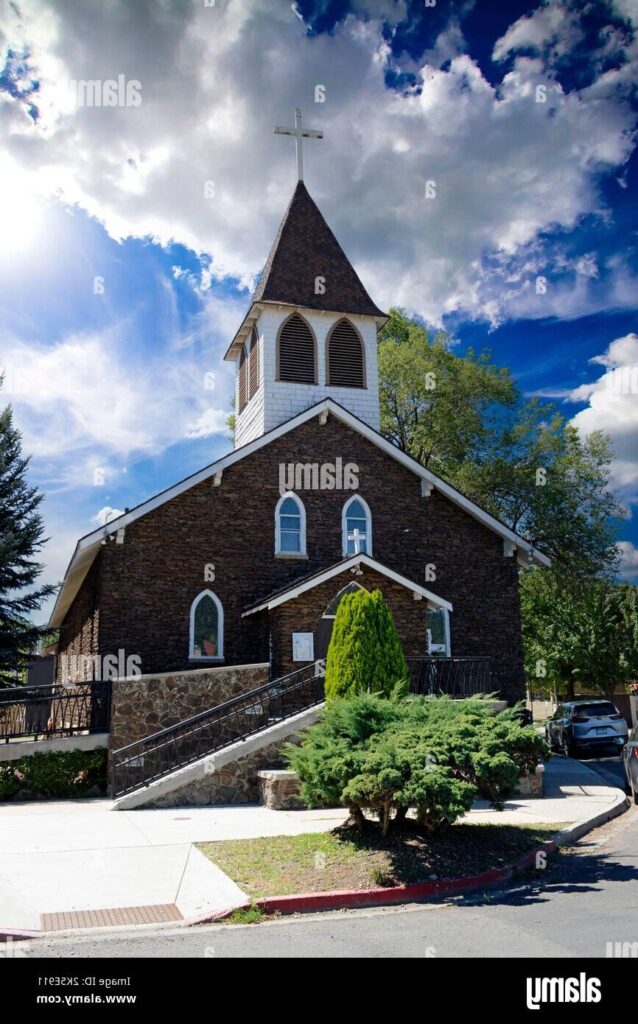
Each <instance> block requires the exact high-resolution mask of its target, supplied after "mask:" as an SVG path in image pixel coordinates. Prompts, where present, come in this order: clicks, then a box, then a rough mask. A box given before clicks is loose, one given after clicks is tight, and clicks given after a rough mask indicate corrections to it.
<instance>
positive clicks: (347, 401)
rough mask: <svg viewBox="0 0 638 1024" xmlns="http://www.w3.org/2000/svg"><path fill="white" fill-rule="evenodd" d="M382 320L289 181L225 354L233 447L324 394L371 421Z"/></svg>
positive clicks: (300, 189) (308, 201) (306, 197)
mask: <svg viewBox="0 0 638 1024" xmlns="http://www.w3.org/2000/svg"><path fill="white" fill-rule="evenodd" d="M386 319H387V317H386V314H385V313H383V312H382V311H381V310H380V309H379V307H378V306H377V305H376V304H375V303H374V302H373V301H372V299H371V298H370V296H369V295H368V293H367V291H366V289H365V288H364V286H363V284H362V283H361V281H360V279H359V277H358V275H357V273H356V271H355V269H354V267H353V266H352V264H351V263H350V261H349V260H348V257H347V256H346V254H345V253H344V251H343V249H342V248H341V246H340V245H339V242H338V241H337V239H336V238H335V236H334V234H333V233H332V231H331V230H330V228H329V227H328V224H327V223H326V221H325V219H324V217H323V214H322V213H321V211H320V210H319V208H318V206H317V204H316V203H315V202H314V200H313V199H312V198H311V196H310V194H309V192H308V189H307V188H306V186H305V185H304V183H303V181H301V180H300V181H298V182H297V186H296V188H295V191H294V193H293V196H292V199H291V201H290V204H289V206H288V209H287V210H286V213H285V214H284V217H283V220H282V222H281V224H280V226H279V230H278V232H277V235H276V237H275V241H274V243H273V245H272V248H271V250H270V253H269V255H268V259H267V260H266V264H265V266H264V269H263V271H262V274H261V276H260V278H259V281H258V284H257V287H256V289H255V292H254V294H253V296H252V300H251V304H250V309H249V311H248V313H247V315H246V317H245V319H244V321H243V323H242V325H241V327H240V329H239V331H238V332H237V334H236V335H235V338H234V339H233V341H232V343H231V345H230V347H229V349H228V351H227V353H226V356H225V358H226V359H230V360H235V361H236V366H237V371H236V373H237V387H236V425H235V445H236V447H239V446H241V445H243V444H246V443H247V442H248V441H252V440H253V439H254V438H255V437H258V436H260V435H261V434H263V433H265V432H266V431H268V430H271V429H273V427H275V426H277V425H278V424H279V423H282V422H284V421H285V420H287V419H290V418H291V417H292V416H295V415H296V414H297V413H299V412H302V411H303V410H304V409H307V408H308V407H309V406H311V405H314V404H316V403H317V402H319V401H321V399H322V398H326V397H331V398H334V399H335V400H336V401H337V402H339V403H340V404H341V405H343V406H345V407H346V408H347V409H349V410H350V411H351V412H353V413H355V415H357V416H359V417H360V418H361V419H363V420H364V421H365V422H367V423H369V424H370V426H372V427H374V428H375V429H378V427H379V394H378V375H377V338H376V335H377V328H378V327H379V326H381V325H382V324H383V323H385V321H386Z"/></svg>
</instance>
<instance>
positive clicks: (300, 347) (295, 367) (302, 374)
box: [277, 313, 317, 384]
mask: <svg viewBox="0 0 638 1024" xmlns="http://www.w3.org/2000/svg"><path fill="white" fill-rule="evenodd" d="M277 370H278V372H277V376H278V379H279V380H284V381H291V382H294V383H296V384H316V382H317V369H316V359H315V339H314V338H313V335H312V331H311V330H310V328H309V327H308V324H307V323H306V321H305V320H304V319H303V318H302V317H300V316H299V314H298V313H295V315H294V316H291V317H290V319H289V320H286V322H285V324H284V325H283V327H282V328H281V331H280V332H279V344H278V348H277Z"/></svg>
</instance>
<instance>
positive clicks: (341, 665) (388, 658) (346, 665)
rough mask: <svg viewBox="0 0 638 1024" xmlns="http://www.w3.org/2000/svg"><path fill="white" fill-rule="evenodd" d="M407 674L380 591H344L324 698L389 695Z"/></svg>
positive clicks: (335, 626)
mask: <svg viewBox="0 0 638 1024" xmlns="http://www.w3.org/2000/svg"><path fill="white" fill-rule="evenodd" d="M407 675H408V670H407V666H406V663H405V658H404V657H403V651H402V649H401V643H400V640H399V636H398V633H397V630H396V627H395V625H394V621H393V619H392V615H391V614H390V610H389V608H388V606H387V605H386V603H385V601H384V600H383V596H382V594H381V591H380V590H375V591H373V593H369V592H368V591H367V590H363V589H361V590H358V591H357V592H356V593H354V594H345V595H344V596H343V598H342V599H341V601H340V603H339V607H338V608H337V613H336V616H335V621H334V627H333V630H332V637H331V640H330V646H329V648H328V657H327V659H326V683H325V687H326V699H327V700H333V699H334V698H336V697H354V695H355V694H357V693H383V694H390V693H392V691H393V690H394V689H395V688H396V686H397V684H400V683H405V681H406V679H407Z"/></svg>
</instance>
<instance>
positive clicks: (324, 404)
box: [49, 398, 551, 629]
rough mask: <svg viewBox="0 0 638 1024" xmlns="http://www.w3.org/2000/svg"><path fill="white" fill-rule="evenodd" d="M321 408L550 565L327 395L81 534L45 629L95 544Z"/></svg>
mask: <svg viewBox="0 0 638 1024" xmlns="http://www.w3.org/2000/svg"><path fill="white" fill-rule="evenodd" d="M322 413H330V414H331V415H332V416H334V417H335V418H336V419H338V420H340V422H342V423H345V425H346V426H348V427H350V428H351V429H352V430H356V431H357V432H358V433H359V434H361V435H362V436H363V437H365V438H367V439H368V440H369V441H370V442H371V443H372V444H374V445H376V446H377V448H380V449H381V451H384V452H385V453H386V454H387V455H389V456H390V457H391V458H393V459H395V460H396V461H397V462H399V463H401V465H403V466H405V467H406V468H407V469H409V470H410V471H411V472H412V473H414V475H415V476H418V477H420V478H421V487H422V490H423V493H424V494H427V493H428V491H429V490H430V489H432V488H434V490H437V491H439V492H440V493H441V494H443V495H444V496H445V497H446V498H448V499H449V500H450V501H452V502H453V503H454V504H455V505H458V506H459V507H460V508H462V509H464V511H465V512H467V513H468V514H469V515H471V516H473V517H474V519H477V520H478V521H479V522H480V523H482V524H483V525H484V526H486V527H487V528H488V529H490V530H492V531H493V532H494V533H496V534H498V535H499V536H500V537H502V539H503V542H504V545H507V546H508V548H509V550H508V553H509V554H511V555H513V554H515V553H516V552H517V551H520V552H524V553H525V554H526V555H528V556H530V557H531V559H532V561H534V562H536V563H537V564H539V565H545V566H549V565H550V564H551V562H550V559H549V558H548V557H547V555H545V554H543V553H542V552H541V551H539V550H538V548H534V547H533V546H532V545H531V544H530V543H529V541H526V540H525V539H524V538H523V537H520V536H519V535H518V534H517V533H515V532H514V531H513V530H510V528H509V526H506V525H505V524H504V523H501V522H499V520H498V519H495V518H494V516H492V515H490V513H489V512H486V511H485V509H482V508H481V507H480V506H479V505H476V504H475V503H474V502H473V501H470V499H469V498H466V496H465V495H464V494H461V492H460V491H457V490H456V489H455V488H454V487H452V485H451V484H449V483H447V481H445V480H442V479H441V478H440V477H438V476H436V475H435V474H434V473H432V472H431V470H429V469H425V467H424V466H422V465H421V463H420V462H417V461H416V460H415V459H413V458H412V456H410V455H406V453H405V452H402V451H400V449H399V448H397V447H396V446H395V445H393V444H392V443H391V442H390V441H387V440H386V438H385V437H382V435H381V434H379V433H378V432H377V431H376V430H374V429H373V428H372V427H370V426H368V424H367V423H364V422H363V420H360V419H359V418H358V417H357V416H354V415H353V414H352V413H351V412H349V411H348V410H347V409H344V407H343V406H342V405H339V403H338V402H335V400H334V399H333V398H324V399H323V400H322V401H321V402H318V403H317V404H316V405H313V406H310V408H308V409H304V411H303V412H300V413H298V415H297V416H293V417H292V419H289V420H286V422H285V423H280V424H279V426H278V427H275V428H274V429H273V430H269V431H268V432H267V433H266V434H262V435H261V437H257V438H255V440H254V441H250V442H249V443H248V444H245V445H243V446H242V447H241V448H236V449H235V450H234V451H231V452H229V453H228V454H227V455H224V456H223V457H222V458H221V459H218V460H217V461H216V462H213V463H211V465H209V466H205V467H204V469H200V470H199V471H198V472H197V473H193V474H192V475H191V476H189V477H186V478H185V479H184V480H181V481H180V482H179V483H177V484H173V486H172V487H167V488H166V490H164V491H160V493H159V494H156V495H154V496H153V497H152V498H149V499H148V500H147V501H144V502H142V503H141V504H140V505H137V507H136V508H133V509H131V510H130V511H129V512H125V513H124V514H123V515H121V516H118V517H117V519H112V520H111V521H110V522H108V523H106V524H105V525H104V526H100V527H98V529H97V530H93V531H92V532H91V533H88V534H86V535H85V536H84V537H81V538H80V540H79V541H78V542H77V544H76V547H75V551H74V553H73V556H72V558H71V561H70V562H69V566H68V568H67V571H66V574H65V577H64V581H63V583H62V586H61V588H60V591H59V593H58V596H57V600H56V602H55V606H54V608H53V611H52V613H51V618H50V620H49V628H50V629H55V628H57V627H58V626H60V625H61V624H62V622H63V621H64V618H65V615H66V613H67V611H68V609H69V608H70V606H71V604H72V602H73V599H74V598H75V595H76V594H77V592H78V590H79V589H80V586H81V584H82V581H83V580H84V577H85V576H86V574H87V572H88V571H89V569H90V567H91V565H92V563H93V560H94V559H95V557H96V555H97V553H98V551H99V549H100V545H101V544H103V543H106V541H107V540H108V539H109V538H111V537H114V536H115V535H116V534H117V531H118V530H120V529H125V528H126V527H127V526H128V525H129V524H130V523H133V522H135V520H136V519H139V518H140V517H141V516H144V515H147V514H148V513H149V512H153V511H154V510H155V509H156V508H160V506H161V505H163V504H164V503H165V502H167V501H171V500H172V499H173V498H176V497H177V496H178V495H180V494H183V493H184V491H188V490H190V488H191V487H195V486H197V484H200V483H202V481H204V480H208V479H209V478H210V477H212V476H216V475H220V476H221V474H222V473H223V471H224V470H225V469H228V468H229V467H230V466H233V465H234V464H235V463H236V462H240V461H241V459H245V458H247V457H248V456H249V455H252V454H253V452H257V451H259V450H260V449H261V448H264V447H265V446H266V445H268V444H270V443H271V442H272V441H276V440H277V438H279V437H282V436H283V435H284V434H287V433H289V432H290V431H292V430H295V429H296V428H297V427H300V426H301V425H302V424H303V423H307V422H308V421H309V420H312V419H315V418H318V417H319V416H320V415H321V414H322ZM222 487H223V484H222Z"/></svg>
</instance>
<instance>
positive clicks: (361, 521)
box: [341, 497, 372, 558]
mask: <svg viewBox="0 0 638 1024" xmlns="http://www.w3.org/2000/svg"><path fill="white" fill-rule="evenodd" d="M341 528H342V532H343V556H344V558H345V557H346V556H347V555H355V554H358V553H359V552H363V554H365V555H371V554H372V516H371V514H370V509H369V508H368V506H367V504H366V503H365V501H364V500H363V498H359V497H356V498H350V500H349V501H347V502H346V503H345V505H344V506H343V515H342V522H341Z"/></svg>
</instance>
